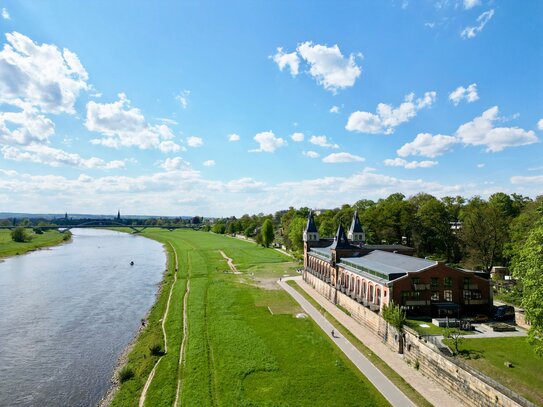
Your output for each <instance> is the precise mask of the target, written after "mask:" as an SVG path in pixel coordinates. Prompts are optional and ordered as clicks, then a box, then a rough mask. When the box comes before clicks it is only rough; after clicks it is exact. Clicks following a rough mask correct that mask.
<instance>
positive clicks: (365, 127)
mask: <svg viewBox="0 0 543 407" xmlns="http://www.w3.org/2000/svg"><path fill="white" fill-rule="evenodd" d="M436 97H437V94H436V92H434V91H431V92H426V93H425V94H424V96H423V97H422V98H419V99H416V100H415V94H414V93H410V94H409V95H406V96H405V98H404V102H403V103H402V104H401V105H400V106H399V107H397V108H393V107H392V106H391V105H387V104H385V103H379V104H378V105H377V112H376V114H374V113H370V112H361V111H356V112H353V113H351V115H350V116H349V120H348V121H347V125H346V126H345V128H346V129H347V130H349V131H356V132H360V133H371V134H379V133H384V134H392V133H394V128H395V127H397V126H399V125H400V124H402V123H405V122H407V121H409V120H410V119H412V118H413V117H415V116H416V115H417V112H418V111H419V110H421V109H424V108H426V107H430V106H432V104H433V103H434V102H435V100H436Z"/></svg>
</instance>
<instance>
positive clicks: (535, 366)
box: [444, 337, 543, 405]
mask: <svg viewBox="0 0 543 407" xmlns="http://www.w3.org/2000/svg"><path fill="white" fill-rule="evenodd" d="M444 342H445V343H446V344H447V345H448V346H452V341H451V340H450V339H446V340H445V341H444ZM459 348H460V357H462V360H463V361H464V362H466V363H468V364H469V365H471V366H473V367H474V368H475V369H477V370H479V371H481V372H482V373H484V374H486V375H487V376H489V377H491V378H492V379H494V380H496V381H497V382H500V383H501V384H503V385H504V386H506V387H508V388H510V389H512V390H513V391H515V392H517V393H518V394H520V395H522V396H524V397H525V398H527V399H528V400H530V401H532V402H533V403H535V404H537V405H543V358H542V357H540V356H537V355H536V354H535V352H534V349H533V347H532V346H530V344H529V343H528V341H527V340H526V338H525V337H508V338H507V337H505V338H480V339H471V338H470V339H465V340H464V341H463V342H462V344H461V345H460V346H459ZM505 362H510V363H512V365H513V366H512V367H507V366H505Z"/></svg>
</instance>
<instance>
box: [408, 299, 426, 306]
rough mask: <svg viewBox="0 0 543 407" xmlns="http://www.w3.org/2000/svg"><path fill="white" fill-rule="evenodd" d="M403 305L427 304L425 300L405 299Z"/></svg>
mask: <svg viewBox="0 0 543 407" xmlns="http://www.w3.org/2000/svg"><path fill="white" fill-rule="evenodd" d="M405 305H428V301H427V300H406V301H405Z"/></svg>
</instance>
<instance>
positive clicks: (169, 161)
mask: <svg viewBox="0 0 543 407" xmlns="http://www.w3.org/2000/svg"><path fill="white" fill-rule="evenodd" d="M160 167H161V168H163V169H165V170H166V171H168V172H171V171H177V170H181V169H186V168H189V167H190V164H189V163H188V162H186V161H185V160H184V159H183V158H182V157H173V158H166V159H165V160H164V161H162V162H161V163H160Z"/></svg>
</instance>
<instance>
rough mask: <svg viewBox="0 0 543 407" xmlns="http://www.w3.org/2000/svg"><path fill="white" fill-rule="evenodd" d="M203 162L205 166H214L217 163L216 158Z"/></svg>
mask: <svg viewBox="0 0 543 407" xmlns="http://www.w3.org/2000/svg"><path fill="white" fill-rule="evenodd" d="M203 164H204V166H205V167H213V166H214V165H215V160H206V161H204V163H203Z"/></svg>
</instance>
